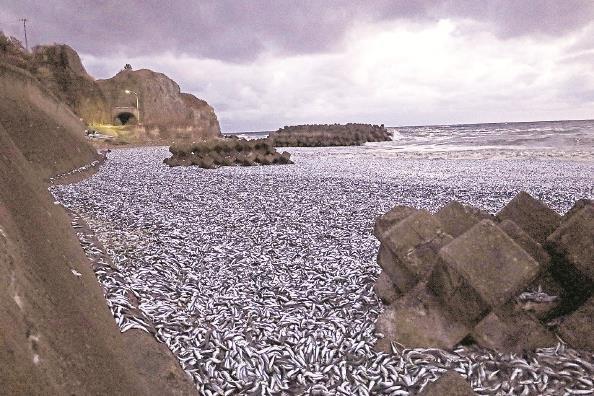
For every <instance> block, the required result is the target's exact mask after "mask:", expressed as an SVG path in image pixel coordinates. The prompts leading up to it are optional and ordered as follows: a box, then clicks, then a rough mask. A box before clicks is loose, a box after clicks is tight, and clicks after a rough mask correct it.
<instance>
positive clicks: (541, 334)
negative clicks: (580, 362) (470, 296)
mask: <svg viewBox="0 0 594 396" xmlns="http://www.w3.org/2000/svg"><path fill="white" fill-rule="evenodd" d="M471 335H472V338H473V339H474V340H475V341H476V343H477V344H478V345H480V346H482V347H483V348H490V349H494V350H496V351H498V352H506V353H507V352H523V351H534V350H535V349H537V348H546V347H551V346H554V345H556V344H557V339H556V338H555V335H554V334H553V333H551V332H550V331H549V330H547V329H546V328H545V327H544V326H543V325H542V324H541V323H540V322H539V321H538V320H537V319H536V318H535V317H533V316H531V315H530V314H529V313H526V312H525V311H523V310H522V309H521V308H520V307H518V306H517V305H516V304H515V303H513V302H512V303H508V304H505V305H504V306H502V307H500V308H497V309H495V310H494V311H493V312H491V313H489V314H488V315H487V316H486V317H485V318H484V319H483V320H481V321H480V322H479V323H478V324H477V325H476V326H475V328H474V329H473V331H472V333H471Z"/></svg>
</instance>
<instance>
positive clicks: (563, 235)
mask: <svg viewBox="0 0 594 396" xmlns="http://www.w3.org/2000/svg"><path fill="white" fill-rule="evenodd" d="M546 246H547V248H549V250H550V251H552V253H553V254H554V255H556V256H558V257H559V256H560V258H562V259H563V260H564V261H566V262H567V263H569V264H570V265H571V266H573V267H574V268H575V269H576V270H577V271H579V273H580V274H582V275H584V276H586V277H588V278H589V279H590V280H594V206H591V205H589V206H585V207H584V208H582V209H581V210H580V211H578V212H576V213H575V214H573V215H572V216H571V217H570V218H569V219H568V220H567V221H565V222H564V223H563V224H562V225H561V226H560V227H559V228H557V229H556V230H555V232H553V233H552V234H551V235H550V236H549V237H548V238H547V243H546Z"/></svg>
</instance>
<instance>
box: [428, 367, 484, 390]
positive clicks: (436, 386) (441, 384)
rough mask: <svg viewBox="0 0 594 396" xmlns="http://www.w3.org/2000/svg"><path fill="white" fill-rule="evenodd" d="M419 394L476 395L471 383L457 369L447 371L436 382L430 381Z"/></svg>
mask: <svg viewBox="0 0 594 396" xmlns="http://www.w3.org/2000/svg"><path fill="white" fill-rule="evenodd" d="M417 395H418V396H475V395H477V393H475V392H474V391H473V390H472V387H471V386H470V383H469V382H468V381H467V380H466V379H465V378H464V377H462V376H461V375H460V374H458V373H457V372H455V371H446V372H445V373H443V374H442V375H441V377H439V378H438V379H437V381H435V382H429V383H427V385H425V387H424V388H423V389H422V390H421V391H420V392H419V393H417Z"/></svg>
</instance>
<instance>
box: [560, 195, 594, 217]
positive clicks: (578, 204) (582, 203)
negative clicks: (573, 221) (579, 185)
mask: <svg viewBox="0 0 594 396" xmlns="http://www.w3.org/2000/svg"><path fill="white" fill-rule="evenodd" d="M586 206H594V200H592V199H578V200H577V201H575V203H574V204H573V206H572V207H571V209H569V210H568V211H567V213H565V214H564V215H563V218H562V221H563V222H565V221H567V220H569V219H570V218H571V216H573V215H574V214H576V213H577V212H579V211H580V210H582V209H583V208H585V207H586Z"/></svg>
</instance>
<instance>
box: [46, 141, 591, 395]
mask: <svg viewBox="0 0 594 396" xmlns="http://www.w3.org/2000/svg"><path fill="white" fill-rule="evenodd" d="M316 150H317V149H303V151H299V149H297V150H295V152H294V153H293V154H294V155H296V156H298V161H297V163H296V164H295V165H293V166H291V167H227V168H220V169H216V170H212V171H211V170H209V171H203V170H200V169H190V168H187V167H175V168H170V167H167V166H165V165H163V164H162V163H161V159H162V158H163V157H164V155H165V154H166V149H162V148H158V149H155V148H143V149H132V150H114V151H113V152H112V153H111V154H110V158H109V159H108V160H107V161H106V163H105V164H104V165H103V166H102V168H101V169H100V170H99V172H98V173H97V174H96V175H95V176H93V177H92V178H90V179H87V180H85V181H83V182H81V183H78V184H75V185H67V186H56V187H53V188H52V192H53V193H54V195H55V197H56V199H57V200H59V201H60V202H62V203H63V204H64V205H65V206H66V207H68V208H70V209H71V210H73V211H75V212H77V213H78V214H79V215H80V219H74V225H75V226H76V227H81V226H82V225H83V220H84V222H86V223H87V224H88V225H89V227H90V229H92V230H93V231H94V232H95V235H92V234H91V233H90V231H88V230H86V229H85V228H84V227H83V228H77V231H78V232H79V238H80V239H81V243H82V244H83V247H84V248H85V251H86V252H87V254H88V255H89V256H90V257H91V258H92V259H93V260H94V264H93V265H94V269H95V272H96V274H97V277H98V279H99V281H100V283H101V285H102V287H103V289H104V291H105V294H106V298H107V301H108V304H109V306H110V308H111V310H112V312H113V314H114V317H115V318H116V321H117V322H118V324H119V326H120V328H121V329H122V331H125V330H126V329H129V328H133V327H137V328H142V329H144V330H145V331H148V332H150V333H152V334H154V336H155V337H156V338H157V339H159V340H160V341H162V342H164V343H166V344H167V345H168V347H169V348H170V349H171V351H172V352H173V353H174V354H175V356H176V357H177V358H178V359H179V361H180V364H181V365H182V367H183V368H184V369H185V370H186V371H187V372H188V373H189V374H190V375H191V376H192V377H193V379H194V381H195V383H196V386H197V388H198V391H199V394H207V395H208V394H213V395H214V394H222V395H225V394H253V395H261V394H319V395H324V394H345V395H357V394H362V395H367V394H392V395H406V394H416V393H417V392H418V391H419V390H421V389H422V388H423V387H424V386H426V385H427V384H428V383H429V382H430V381H434V380H436V379H438V378H439V377H440V376H441V375H442V374H443V373H444V372H446V371H455V372H458V373H460V374H462V375H463V376H464V377H466V378H467V380H468V381H469V382H470V383H471V385H472V386H473V388H474V390H475V391H476V392H477V393H480V394H498V393H510V394H512V393H515V392H518V391H519V392H520V393H521V392H529V391H531V390H532V389H538V390H540V391H541V393H542V394H558V393H559V392H561V393H563V392H569V391H577V392H579V391H583V390H585V389H587V386H589V385H588V381H589V380H588V379H589V378H591V376H592V373H593V372H594V370H593V366H592V356H591V355H584V353H582V352H577V351H576V350H574V349H572V348H569V347H567V346H566V345H564V344H559V345H556V346H555V347H554V348H543V349H537V350H536V351H533V352H529V353H516V352H510V353H500V352H494V351H492V350H489V349H485V348H482V347H478V346H457V347H456V348H455V349H453V350H450V351H446V350H442V349H437V348H415V349H410V348H409V349H406V348H404V347H399V346H398V345H394V347H395V350H394V351H391V352H390V353H384V352H377V351H375V350H374V345H375V343H376V341H377V339H378V337H377V335H376V333H375V322H376V321H377V318H378V316H379V315H380V313H381V312H382V310H383V309H384V308H383V307H382V305H381V303H380V301H379V300H378V297H377V296H376V294H375V292H374V290H373V285H374V282H375V281H376V279H377V275H378V272H379V267H378V266H377V264H376V263H375V256H376V255H377V248H378V244H377V241H376V240H375V239H374V238H373V236H372V234H371V228H372V224H373V219H374V218H375V217H376V216H378V215H379V214H380V213H382V212H385V211H386V210H387V209H388V208H389V207H391V206H392V205H393V204H394V202H395V201H397V202H404V203H406V204H407V205H411V206H421V207H425V208H427V209H432V210H435V209H437V207H435V206H433V205H439V204H440V203H443V201H448V200H451V199H455V198H458V199H460V197H464V198H467V199H468V200H470V201H471V202H475V203H477V204H480V206H481V207H482V208H483V209H487V210H491V209H493V208H497V207H501V206H503V204H504V203H505V202H506V201H507V200H508V199H509V190H511V191H513V190H514V189H516V191H517V189H518V186H520V185H526V184H529V185H530V186H531V187H532V188H533V189H539V191H540V192H541V193H542V195H543V196H545V197H547V199H548V202H555V203H558V204H557V209H558V210H563V209H567V207H568V206H567V205H568V203H569V204H570V201H571V200H572V198H574V197H575V196H576V195H577V196H579V195H583V194H584V193H585V192H586V191H587V189H588V185H587V184H588V183H587V182H584V181H581V182H580V180H581V179H580V178H579V177H580V176H579V175H582V174H583V168H582V166H583V165H581V164H568V163H560V164H558V165H555V166H557V167H556V168H555V167H554V166H553V165H554V164H553V165H552V166H551V167H549V168H548V169H547V170H546V172H548V171H549V170H550V173H540V174H539V170H541V169H542V166H541V165H532V164H523V166H524V167H532V166H534V168H533V169H534V170H535V171H534V172H525V173H521V174H519V173H518V172H517V168H518V164H509V163H507V162H501V163H497V164H494V163H480V164H477V163H475V162H472V163H471V162H462V163H460V164H456V163H448V162H443V163H440V164H436V163H435V161H415V160H406V161H398V160H397V159H385V158H379V157H375V156H373V155H365V154H364V153H365V152H366V151H365V150H368V148H363V147H362V148H361V150H362V151H361V153H359V155H356V156H355V155H350V154H345V152H344V151H338V150H337V149H336V150H337V151H335V152H333V151H330V153H331V154H328V153H329V151H321V150H320V151H316ZM332 153H334V154H332ZM469 167H473V168H469ZM474 167H476V168H474ZM507 167H509V168H507ZM378 169H382V171H381V172H380V171H378ZM430 169H434V173H431V172H430ZM444 169H447V170H446V171H445V172H447V175H446V174H445V173H443V172H444ZM502 169H503V171H502ZM531 169H532V168H531ZM560 169H562V170H563V172H561V173H563V180H561V181H558V180H557V179H556V175H557V173H558V171H559V170H560ZM491 170H492V175H493V183H492V184H488V180H489V176H488V175H489V172H490V171H491ZM456 173H457V174H458V175H459V177H457V178H455V180H452V177H453V176H452V175H455V174H456ZM477 175H480V176H481V177H480V178H479V177H477ZM526 175H530V177H533V176H534V175H538V176H539V177H538V178H536V179H534V180H529V179H525V178H526V177H527V176H526ZM506 177H507V179H505V178H506ZM476 180H481V182H480V183H477V182H476ZM502 180H503V181H502ZM456 183H458V184H456ZM564 183H565V184H564ZM502 185H504V186H505V187H506V189H507V190H506V191H502V190H501V189H502V188H501V186H502ZM472 199H474V201H472ZM99 244H101V245H103V246H105V251H102V250H101V249H100V248H98V246H99ZM525 394H526V393H525Z"/></svg>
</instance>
